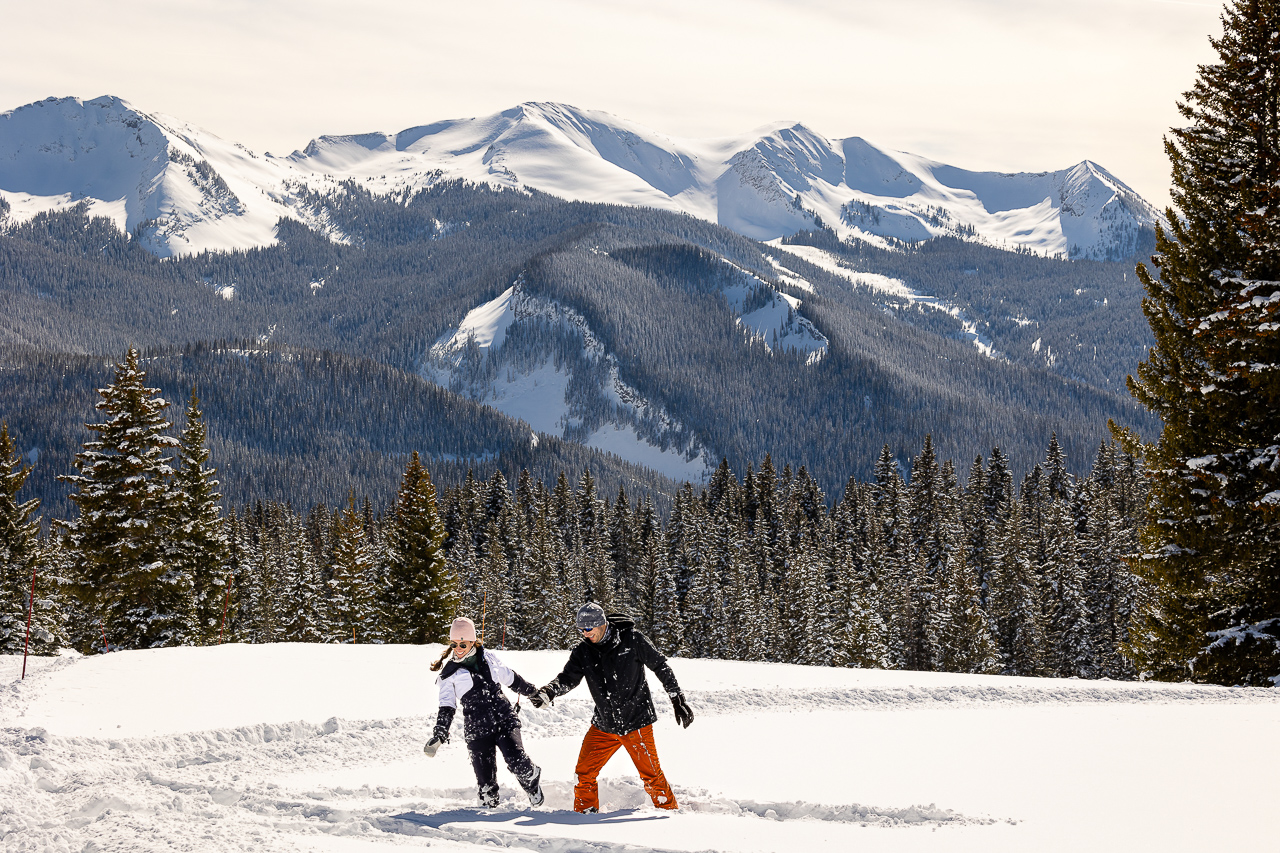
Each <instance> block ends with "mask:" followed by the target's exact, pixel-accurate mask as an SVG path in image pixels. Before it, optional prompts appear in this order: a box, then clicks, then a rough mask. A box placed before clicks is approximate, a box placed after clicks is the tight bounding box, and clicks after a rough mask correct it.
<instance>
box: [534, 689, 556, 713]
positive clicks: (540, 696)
mask: <svg viewBox="0 0 1280 853" xmlns="http://www.w3.org/2000/svg"><path fill="white" fill-rule="evenodd" d="M554 698H555V697H553V696H552V695H551V691H549V690H548V689H547V688H545V687H544V688H542V689H541V690H539V691H538V692H537V693H535V694H533V695H532V696H530V697H529V704H530V705H532V706H533V707H535V708H550V707H551V705H552V704H553V700H554Z"/></svg>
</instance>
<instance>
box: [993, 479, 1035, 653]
mask: <svg viewBox="0 0 1280 853" xmlns="http://www.w3.org/2000/svg"><path fill="white" fill-rule="evenodd" d="M1029 526H1030V523H1029V520H1028V518H1027V510H1026V509H1025V508H1024V506H1023V504H1022V502H1021V501H1019V500H1014V502H1013V503H1012V505H1011V506H1010V512H1009V516H1008V518H1006V519H1005V520H1004V522H1003V523H1002V524H1001V527H1000V530H999V533H998V540H997V542H998V544H997V549H998V550H997V557H996V571H995V574H994V576H993V579H992V580H993V584H992V590H991V615H992V617H993V618H994V621H995V625H996V629H995V632H994V633H995V638H996V642H997V643H998V644H999V647H1000V653H1001V655H1002V657H1003V659H1004V672H1005V674H1006V675H1044V670H1045V666H1044V648H1045V635H1044V621H1043V619H1044V617H1043V616H1042V607H1041V603H1040V595H1039V590H1038V584H1037V582H1036V576H1035V569H1034V568H1033V566H1032V564H1031V559H1030V556H1029V549H1028V547H1027V536H1026V529H1027V528H1028V527H1029Z"/></svg>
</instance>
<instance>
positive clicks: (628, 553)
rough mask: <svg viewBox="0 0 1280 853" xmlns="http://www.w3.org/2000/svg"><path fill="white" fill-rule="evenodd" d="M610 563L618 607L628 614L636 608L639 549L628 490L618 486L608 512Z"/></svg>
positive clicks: (615, 604)
mask: <svg viewBox="0 0 1280 853" xmlns="http://www.w3.org/2000/svg"><path fill="white" fill-rule="evenodd" d="M608 515H609V521H608V528H609V559H610V560H611V561H612V563H613V579H614V593H613V594H614V606H615V607H617V608H618V609H619V610H621V611H622V612H624V613H633V612H635V608H636V585H637V578H636V573H637V567H636V563H637V562H638V560H639V545H638V544H637V542H636V534H635V524H634V520H633V517H632V512H631V504H630V501H629V499H628V498H627V490H626V489H625V488H624V487H623V486H618V497H617V499H616V500H615V501H614V502H613V506H612V507H611V508H609V510H608Z"/></svg>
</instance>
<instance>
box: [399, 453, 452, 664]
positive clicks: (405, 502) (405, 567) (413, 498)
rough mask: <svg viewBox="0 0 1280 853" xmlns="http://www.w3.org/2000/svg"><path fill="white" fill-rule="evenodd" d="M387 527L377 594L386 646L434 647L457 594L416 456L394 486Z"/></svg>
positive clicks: (432, 497)
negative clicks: (384, 566) (384, 563)
mask: <svg viewBox="0 0 1280 853" xmlns="http://www.w3.org/2000/svg"><path fill="white" fill-rule="evenodd" d="M390 527H391V529H390V531H389V533H388V536H387V539H388V548H387V580H386V583H385V585H384V586H383V587H382V589H381V591H380V592H381V598H382V609H383V613H384V614H385V618H386V622H387V628H386V634H387V641H388V642H392V643H417V644H423V643H433V642H436V641H438V640H439V639H440V638H442V637H445V636H447V635H448V631H449V623H450V622H452V621H453V618H454V617H455V616H457V615H458V613H459V606H460V605H461V600H460V590H459V582H458V578H457V576H456V575H454V574H453V572H452V571H451V569H450V566H449V565H448V562H447V560H446V559H445V550H444V540H445V530H444V524H443V523H442V522H441V520H440V515H439V512H438V510H437V507H436V490H435V486H434V485H433V484H432V483H431V475H430V473H429V472H428V471H427V469H426V468H425V467H424V466H423V464H422V462H421V460H420V459H419V458H418V452H417V451H416V450H415V451H414V452H413V456H412V458H410V460H409V464H408V465H407V466H406V467H405V471H404V476H403V477H402V478H401V480H400V490H399V491H398V492H397V493H396V505H395V512H394V514H393V515H392V518H391V525H390Z"/></svg>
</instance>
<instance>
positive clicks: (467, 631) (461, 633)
mask: <svg viewBox="0 0 1280 853" xmlns="http://www.w3.org/2000/svg"><path fill="white" fill-rule="evenodd" d="M449 639H450V640H452V641H453V642H455V643H456V642H458V641H459V640H471V641H472V642H474V641H475V639H476V623H474V622H472V621H471V620H470V619H468V618H467V617H465V616H459V617H458V618H457V619H454V620H453V624H452V625H451V626H449Z"/></svg>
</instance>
